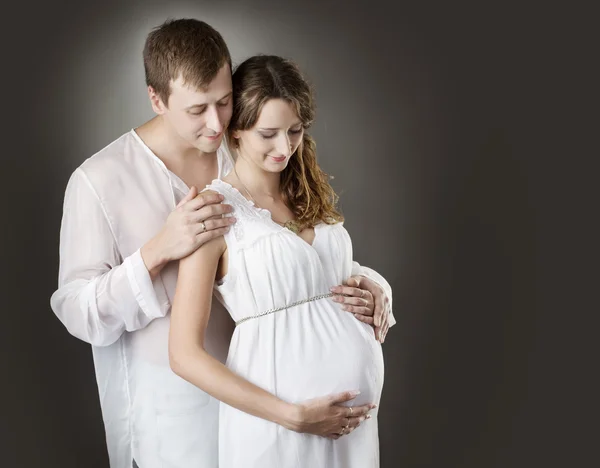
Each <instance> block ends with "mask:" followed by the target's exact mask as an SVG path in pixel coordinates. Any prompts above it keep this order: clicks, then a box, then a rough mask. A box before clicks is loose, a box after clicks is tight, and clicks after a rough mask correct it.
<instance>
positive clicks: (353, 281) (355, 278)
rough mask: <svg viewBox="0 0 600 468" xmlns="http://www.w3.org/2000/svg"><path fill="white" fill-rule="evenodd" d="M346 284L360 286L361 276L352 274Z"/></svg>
mask: <svg viewBox="0 0 600 468" xmlns="http://www.w3.org/2000/svg"><path fill="white" fill-rule="evenodd" d="M344 284H345V285H347V286H350V287H353V288H358V287H359V286H360V277H359V276H351V277H350V278H348V279H347V280H346V281H344Z"/></svg>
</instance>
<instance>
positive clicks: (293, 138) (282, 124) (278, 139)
mask: <svg viewBox="0 0 600 468" xmlns="http://www.w3.org/2000/svg"><path fill="white" fill-rule="evenodd" d="M303 134H304V128H303V127H302V122H301V121H300V119H299V118H298V116H297V115H296V112H295V111H294V108H293V107H292V105H291V104H290V103H289V102H287V101H284V100H283V99H271V100H269V101H267V102H266V103H265V105H264V106H263V108H262V111H261V113H260V115H259V116H258V120H257V121H256V125H254V127H253V128H250V129H248V130H236V131H235V132H234V133H233V136H234V138H236V139H237V141H238V143H239V155H240V157H242V158H244V159H245V160H246V161H248V162H251V163H254V164H256V165H257V166H258V167H260V168H261V169H263V170H265V171H267V172H281V171H283V170H284V169H285V168H286V166H287V165H288V162H289V160H290V157H291V156H292V155H293V154H294V153H295V152H296V150H297V149H298V146H299V145H300V142H301V141H302V135H303Z"/></svg>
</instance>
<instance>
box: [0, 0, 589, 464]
mask: <svg viewBox="0 0 600 468" xmlns="http://www.w3.org/2000/svg"><path fill="white" fill-rule="evenodd" d="M480 3H481V2H470V4H466V3H465V4H463V3H457V2H438V4H437V5H433V4H429V3H427V4H426V3H425V2H423V3H418V2H415V4H409V3H399V4H396V5H394V6H391V5H385V3H384V2H382V1H375V0H373V1H370V2H366V3H363V4H357V5H351V4H350V3H349V2H341V1H340V2H334V1H331V0H323V1H321V2H316V1H315V2H308V1H295V2H283V1H273V2H267V1H260V0H256V1H224V0H220V1H218V2H209V1H205V2H204V1H193V2H192V1H188V2H184V1H166V0H165V1H158V0H157V1H149V0H146V1H144V2H142V1H127V2H118V3H117V2H110V1H105V2H98V3H97V4H93V3H85V2H79V3H75V4H73V5H66V4H63V3H61V2H53V3H42V2H38V4H36V5H34V4H31V3H18V4H14V5H12V7H14V8H15V11H16V10H18V11H16V13H9V12H8V11H6V12H5V15H4V24H3V28H2V31H1V32H0V34H2V37H1V39H2V48H3V54H2V61H3V71H2V81H3V86H2V90H3V104H2V106H3V115H4V117H5V118H6V117H8V118H9V120H10V125H9V126H8V127H7V126H6V125H4V126H3V130H4V138H3V142H4V148H3V154H4V155H3V166H2V175H3V180H4V183H3V184H2V190H3V196H2V197H1V200H2V204H3V213H4V215H3V220H2V230H1V232H2V246H3V249H2V266H3V267H4V268H3V269H2V277H3V280H2V290H3V293H2V303H3V307H2V309H1V310H2V312H3V315H4V317H5V320H4V321H3V322H2V326H1V327H0V333H1V337H0V338H1V339H0V343H1V344H0V346H1V347H2V348H1V349H2V359H1V365H2V368H1V374H0V375H2V376H3V377H2V379H3V381H2V385H1V386H0V388H1V390H0V392H1V395H2V398H1V401H2V404H3V405H2V416H1V421H2V422H1V424H2V436H1V438H0V440H1V442H0V443H1V444H2V448H1V449H0V452H1V454H2V455H1V456H2V460H1V461H0V465H1V466H3V467H30V466H31V467H61V468H70V467H73V468H74V467H81V466H85V467H87V468H95V467H106V466H107V456H106V450H105V445H104V433H103V426H102V421H101V414H100V408H99V404H98V397H97V389H96V384H95V378H94V372H93V363H92V356H91V352H90V348H89V346H88V345H86V344H85V343H82V342H80V341H78V340H77V339H75V338H73V337H71V336H69V335H68V333H67V332H66V330H65V329H64V328H63V327H62V325H61V324H60V323H59V321H58V320H57V319H56V317H55V316H54V315H53V313H52V311H51V310H50V306H49V298H50V295H51V294H52V292H53V291H54V289H55V287H56V283H57V265H58V234H59V225H60V218H61V214H62V199H63V194H64V188H65V185H66V182H67V179H68V177H69V175H70V174H71V172H72V171H73V170H74V169H75V168H76V167H77V166H78V165H79V164H80V163H81V162H82V161H83V160H84V159H86V158H87V157H89V156H91V155H92V154H93V153H95V152H96V151H98V150H99V149H101V148H102V147H103V146H105V145H106V144H108V143H109V142H111V141H112V140H114V139H115V138H117V137H118V136H120V135H121V134H123V133H124V132H126V131H128V130H129V129H130V128H132V127H134V126H137V125H139V124H141V123H142V122H144V121H145V120H146V119H148V118H150V117H151V116H152V112H151V108H150V105H149V103H148V100H147V95H146V91H145V85H144V76H143V67H142V58H141V51H142V46H143V42H144V39H145V36H146V34H147V33H148V32H149V30H150V28H151V27H153V26H155V25H157V24H159V23H161V22H162V21H163V20H164V19H166V18H167V17H195V18H199V19H203V20H205V21H207V22H208V23H210V24H212V25H213V26H214V27H216V28H217V29H218V30H219V31H220V32H221V33H222V34H223V36H224V37H225V40H226V41H227V43H228V44H229V47H230V49H231V52H232V54H233V58H234V61H235V62H236V63H239V61H241V60H242V59H244V58H245V57H247V56H249V55H252V54H255V53H259V52H265V53H273V54H280V55H284V56H287V57H290V58H293V59H295V60H296V61H297V62H298V63H299V65H300V66H301V68H302V69H303V70H304V71H305V72H306V74H307V75H308V76H309V77H310V78H311V80H312V82H313V83H314V86H315V88H316V91H317V103H318V113H317V121H316V124H315V126H314V129H313V135H314V136H315V138H316V140H317V144H318V150H319V157H320V161H321V164H322V166H323V167H324V168H325V170H327V171H328V172H329V173H331V174H332V175H334V176H335V180H334V185H335V187H336V189H337V190H338V191H339V192H340V194H341V202H342V208H343V211H344V213H345V215H346V217H347V222H346V226H347V228H348V230H349V231H350V233H351V235H352V238H353V242H354V252H355V257H356V259H357V260H359V261H360V262H361V263H364V264H366V265H369V266H371V267H373V268H375V269H376V270H378V271H379V272H381V273H382V274H383V275H384V276H385V277H386V278H387V279H388V280H389V282H390V283H391V284H392V287H393V289H394V304H395V315H396V318H397V320H398V324H397V325H396V326H395V327H393V328H392V329H391V331H390V333H389V335H388V340H387V341H386V343H385V345H384V352H385V360H386V382H385V387H384V395H383V401H382V404H381V411H380V440H381V460H382V467H383V468H392V467H428V468H429V467H436V468H437V467H444V468H445V467H465V468H480V467H485V468H495V467H498V468H500V467H531V466H550V465H552V466H588V465H589V458H587V455H585V451H584V450H582V448H583V447H584V446H585V443H586V442H589V441H592V440H593V439H592V436H591V432H589V433H588V432H585V431H582V430H581V429H582V426H581V425H580V424H579V421H578V422H577V423H576V417H577V418H580V417H581V415H582V414H583V413H582V412H581V411H575V409H574V407H575V406H577V405H578V404H579V405H580V406H581V405H582V404H583V403H581V402H583V401H584V400H583V396H584V395H589V396H590V397H591V395H592V394H593V393H592V391H591V390H587V389H588V388H591V387H589V386H588V385H584V384H581V385H579V384H577V385H575V384H573V386H572V385H571V384H569V383H567V382H569V378H579V376H577V377H576V373H578V372H579V371H580V370H581V369H583V368H584V365H583V361H581V360H580V359H579V358H580V357H581V356H584V355H587V354H588V353H591V350H592V348H591V343H592V341H586V340H584V339H582V340H574V339H572V340H571V341H572V342H574V343H573V345H574V347H571V346H569V347H568V346H567V345H566V344H565V338H566V336H565V334H563V333H561V332H560V330H561V329H562V328H561V327H563V326H566V325H565V322H564V320H560V321H559V320H554V318H552V316H551V315H549V312H550V310H551V309H552V308H553V307H558V308H560V310H561V312H571V311H573V309H578V307H573V305H574V304H575V302H572V301H574V299H573V298H574V297H577V296H569V297H568V296H567V295H562V296H560V294H562V292H561V291H563V290H564V287H565V285H566V283H565V282H562V280H561V281H560V282H559V281H558V277H556V278H555V277H554V276H553V274H552V273H551V271H552V270H551V269H545V268H543V267H541V266H540V265H539V260H540V258H541V256H542V254H543V253H547V252H552V254H553V260H552V261H553V262H560V261H563V260H564V261H570V260H567V256H565V255H563V254H561V253H560V249H559V248H558V247H560V245H561V243H560V241H559V240H557V239H556V233H557V232H559V231H558V230H557V229H558V228H559V226H557V223H554V224H553V226H554V227H553V228H552V229H549V230H545V231H541V230H540V228H539V221H540V218H541V217H542V215H544V216H546V214H548V218H549V217H556V216H560V219H561V220H562V222H564V223H567V222H568V220H569V219H570V218H569V217H572V216H574V215H575V214H576V213H577V212H578V210H579V207H580V206H581V205H578V204H575V205H568V204H566V202H564V198H562V194H561V193H560V190H559V189H558V188H557V187H558V186H557V185H554V184H553V182H552V179H551V176H550V174H553V175H554V176H557V177H561V178H562V180H563V181H564V180H565V179H568V177H566V176H565V174H567V173H568V167H565V166H564V162H565V160H564V159H562V160H561V162H560V163H559V162H558V160H557V159H556V158H552V157H550V154H551V153H550V152H547V150H548V149H550V150H551V149H552V148H557V147H560V148H561V151H562V148H566V146H561V145H563V144H564V143H565V141H566V139H563V140H560V138H561V136H562V134H561V133H559V132H557V133H553V132H552V131H551V130H549V127H545V126H544V125H542V124H541V120H539V119H538V117H537V115H534V111H541V114H543V115H545V116H546V118H547V119H546V120H552V119H553V118H554V117H549V116H550V115H552V112H553V111H554V110H555V109H556V107H558V106H563V108H564V106H565V103H566V102H567V101H566V100H563V99H562V98H561V90H562V91H564V90H565V88H564V87H563V88H561V86H560V84H559V83H558V81H559V80H557V79H556V77H557V76H558V75H557V74H558V73H560V71H561V70H564V68H563V67H562V66H559V65H558V63H559V62H558V61H559V60H572V62H571V66H573V67H574V66H575V60H574V59H575V58H577V59H579V58H581V59H582V60H581V61H580V62H579V61H578V62H577V63H578V66H580V67H584V68H585V66H586V65H585V63H587V61H589V60H593V55H584V53H583V52H582V51H583V49H582V48H580V47H572V48H569V47H568V46H566V43H565V42H564V38H565V36H566V35H565V34H564V29H563V28H565V27H566V26H569V25H570V26H571V30H572V31H574V33H575V34H579V36H576V37H578V38H579V39H580V40H581V44H586V43H589V39H590V38H589V37H588V36H586V34H587V33H586V32H585V31H587V29H585V28H584V27H581V28H579V27H575V26H573V24H572V22H569V19H568V18H570V17H569V16H568V15H564V14H563V12H562V11H559V10H558V9H555V10H553V9H552V8H551V7H549V6H545V7H544V8H541V7H539V6H534V5H527V6H526V4H525V3H523V2H520V3H519V4H518V5H516V6H514V7H512V6H509V5H508V4H507V3H506V2H496V4H495V5H494V4H491V3H489V2H487V4H486V5H480ZM484 3H485V2H484ZM551 13H552V14H554V16H552V18H553V20H552V21H550V19H549V18H550V16H549V15H550V14H551ZM576 18H578V20H584V19H585V18H586V15H585V14H583V13H579V14H578V16H576ZM569 37H575V36H569ZM579 70H580V71H579V72H578V73H579V75H578V76H581V77H583V78H581V79H582V80H585V79H586V78H585V77H587V76H588V75H587V73H585V70H582V69H579ZM540 72H541V73H540ZM552 79H554V81H553V83H552V84H550V80H552ZM590 82H591V80H590ZM580 84H581V83H580ZM565 86H566V85H565ZM578 89H579V87H578V85H574V86H571V87H569V88H568V92H569V93H570V96H573V95H576V94H577V93H578ZM561 115H562V116H563V117H564V116H567V117H568V116H570V115H573V114H572V113H569V112H568V111H567V110H565V112H564V113H561ZM542 118H543V117H542ZM567 120H568V119H567ZM578 142H579V140H571V141H570V142H569V143H570V144H571V146H570V150H571V154H572V153H573V152H578V151H577V145H578ZM542 144H545V145H546V146H545V147H544V148H543V149H542V148H541V146H540V145H542ZM563 154H564V153H563ZM577 170H578V171H579V172H578V174H579V176H580V177H581V178H582V179H580V180H583V179H584V178H585V173H586V171H585V170H584V169H582V168H581V167H579V168H578V169H577ZM540 173H541V174H542V175H544V179H543V181H541V182H540V181H539V180H536V182H535V183H534V177H535V176H536V175H538V174H540ZM546 175H548V177H546ZM577 185H578V189H579V190H580V192H578V193H579V194H580V195H581V197H582V199H583V198H585V197H588V196H589V194H588V192H586V191H585V190H586V189H585V187H588V185H586V184H585V183H583V182H581V183H578V184H577ZM542 190H546V191H545V192H543V194H542ZM561 201H562V204H561ZM553 219H556V218H553ZM561 224H562V223H561ZM555 228H557V229H555ZM552 236H555V237H552ZM550 239H556V242H555V241H554V240H553V241H551V240H550ZM571 246H572V248H573V249H577V247H578V244H577V242H574V243H572V244H571ZM573 255H574V254H573ZM569 258H570V256H569ZM561 271H563V272H565V273H567V274H566V275H565V276H567V277H568V276H572V274H573V272H575V271H577V270H574V269H572V268H569V269H567V268H565V269H564V270H561ZM559 284H560V286H561V288H558V287H556V288H555V287H554V286H559ZM541 288H546V289H545V291H546V292H544V293H543V294H542V293H541V292H540V291H541ZM575 305H576V304H575ZM581 305H582V304H581ZM551 327H553V328H552V332H550V331H549V330H551ZM555 332H556V333H555ZM558 343H560V344H558ZM544 344H546V345H547V344H551V345H552V346H550V347H548V348H547V349H545V350H544V351H542V346H543V345H544ZM566 350H569V351H570V352H571V353H572V355H574V354H576V357H573V358H567V357H566V354H565V351H566ZM546 358H550V360H549V361H546ZM573 388H575V389H577V391H576V392H575V390H572V391H571V393H570V394H568V393H567V392H568V391H570V390H571V389H573ZM585 392H588V393H585ZM564 403H568V405H567V406H568V408H569V409H568V410H567V409H565V406H564ZM575 415H577V416H575ZM589 421H591V419H590V420H589ZM574 434H577V435H574ZM574 439H576V440H574ZM592 464H593V463H592Z"/></svg>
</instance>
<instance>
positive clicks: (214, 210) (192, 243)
mask: <svg viewBox="0 0 600 468" xmlns="http://www.w3.org/2000/svg"><path fill="white" fill-rule="evenodd" d="M222 201H223V196H222V195H221V194H219V193H216V192H203V193H200V194H198V190H197V189H196V187H192V188H191V189H190V191H189V192H188V194H187V195H186V196H185V197H184V198H183V199H182V200H181V201H180V202H179V204H178V205H177V206H176V207H175V209H174V210H173V211H172V212H171V213H170V214H169V217H168V218H167V220H166V222H165V224H164V226H163V227H162V229H161V230H160V232H159V233H158V234H157V235H156V236H155V237H153V238H152V239H151V240H150V241H148V242H147V243H146V244H145V245H144V246H143V247H142V249H141V254H142V259H143V260H144V263H145V265H146V268H148V271H149V272H150V276H151V277H152V278H154V277H155V276H156V275H157V274H158V273H159V272H160V270H161V269H162V268H163V267H164V266H165V265H166V264H167V263H168V262H170V261H173V260H179V259H181V258H183V257H187V256H188V255H190V254H191V253H192V252H194V251H196V249H198V248H199V247H200V246H201V245H203V244H204V243H206V242H208V241H209V240H211V239H214V238H215V237H218V236H222V235H223V234H225V233H226V232H227V231H229V228H230V226H231V225H232V224H233V223H234V222H235V218H233V217H231V216H227V217H225V215H226V214H228V213H231V212H232V211H233V209H232V207H231V205H226V204H223V203H221V202H222Z"/></svg>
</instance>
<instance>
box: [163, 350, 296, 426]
mask: <svg viewBox="0 0 600 468" xmlns="http://www.w3.org/2000/svg"><path fill="white" fill-rule="evenodd" d="M170 361H171V368H172V369H173V372H175V373H176V374H177V375H179V376H180V377H181V378H183V379H185V380H187V381H188V382H190V383H192V384H193V385H195V386H196V387H198V388H200V389H202V390H204V391H205V392H206V393H208V394H209V395H211V396H212V397H214V398H216V399H217V400H220V401H222V402H223V403H226V404H227V405H229V406H232V407H233V408H236V409H238V410H240V411H243V412H244V413H248V414H251V415H253V416H256V417H259V418H261V419H266V420H268V421H271V422H274V423H276V424H279V425H281V426H283V427H285V428H286V429H290V430H295V431H297V430H299V428H300V423H301V415H300V408H299V407H297V406H296V405H294V404H291V403H288V402H285V401H283V400H281V399H280V398H277V397H276V396H275V395H273V394H271V393H269V392H267V391H266V390H263V389H262V388H260V387H257V386H256V385H254V384H252V383H250V382H248V381H247V380H246V379H244V378H242V377H240V376H238V375H236V374H235V373H233V372H232V371H231V370H229V369H228V368H227V367H226V366H225V365H223V364H222V363H221V362H219V361H218V360H217V359H215V358H213V357H212V356H211V355H210V354H208V353H207V352H206V351H205V350H204V349H197V348H195V349H192V350H190V349H188V350H184V349H179V350H172V351H171V353H170Z"/></svg>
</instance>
